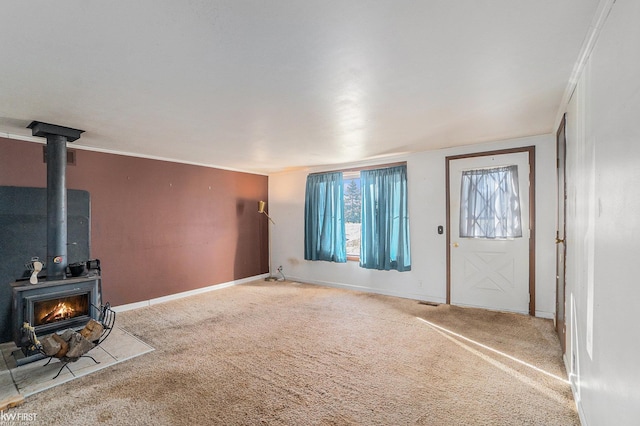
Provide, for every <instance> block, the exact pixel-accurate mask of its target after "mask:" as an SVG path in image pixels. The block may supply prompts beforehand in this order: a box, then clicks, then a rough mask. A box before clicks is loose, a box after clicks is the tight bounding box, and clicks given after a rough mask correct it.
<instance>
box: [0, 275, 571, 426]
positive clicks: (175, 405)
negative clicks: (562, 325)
mask: <svg viewBox="0 0 640 426" xmlns="http://www.w3.org/2000/svg"><path fill="white" fill-rule="evenodd" d="M118 325H119V326H120V327H123V328H124V329H126V330H127V331H129V332H131V333H132V334H134V335H136V336H137V337H139V338H140V339H142V340H144V341H146V342H148V343H149V344H151V345H152V346H153V347H155V348H156V350H155V351H154V352H151V353H149V354H147V355H144V356H142V357H139V358H135V359H132V360H129V361H126V362H124V363H121V364H118V365H116V366H113V367H109V368H107V369H104V370H102V371H100V372H97V373H95V374H92V375H90V376H86V377H83V378H80V379H78V380H75V381H73V382H69V383H66V384H64V385H61V386H58V387H56V388H53V389H51V390H48V391H45V392H42V393H39V394H37V395H34V396H32V397H29V398H28V399H27V401H26V402H25V404H24V405H22V406H20V407H18V408H15V409H12V410H10V411H11V412H16V413H17V412H22V413H36V414H37V418H38V423H39V424H66V425H86V424H123V425H124V424H135V425H141V424H148V425H208V424H211V425H214V424H221V425H235V424H247V425H255V424H270V425H307V424H311V425H342V424H365V425H404V424H409V425H410V424H425V425H476V424H487V425H500V424H504V425H535V424H539V425H572V424H579V420H578V416H577V414H576V410H575V405H574V402H573V399H572V396H571V391H570V388H569V385H568V384H567V383H566V381H564V379H565V372H564V367H563V364H562V362H561V355H560V346H559V343H558V339H557V337H556V335H555V333H554V329H553V323H552V322H551V321H549V320H541V319H536V318H530V317H526V316H521V315H515V314H502V313H494V312H486V311H481V310H476V309H463V308H456V307H451V306H446V305H442V306H439V307H433V306H427V305H423V304H419V303H418V302H416V301H413V300H407V299H399V298H393V297H387V296H380V295H372V294H366V293H359V292H352V291H346V290H340V289H333V288H326V287H319V286H312V285H303V284H297V283H281V282H280V283H267V282H264V281H259V282H255V283H250V284H244V285H239V286H235V287H230V288H227V289H223V290H219V291H214V292H211V293H207V294H204V295H199V296H195V297H190V298H185V299H181V300H177V301H173V302H168V303H164V304H161V305H154V306H151V307H149V308H143V309H139V310H135V311H129V312H125V313H122V314H120V315H119V316H118ZM438 327H442V328H438ZM445 329H446V331H445ZM450 332H454V333H457V334H458V336H456V335H452V334H451V333H450ZM477 343H481V344H482V345H486V346H487V347H482V346H479V345H478V344H477ZM496 351H500V352H502V353H504V355H503V354H501V353H498V352H496ZM506 355H508V356H509V357H513V358H509V357H507V356H506Z"/></svg>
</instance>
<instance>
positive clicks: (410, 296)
mask: <svg viewBox="0 0 640 426" xmlns="http://www.w3.org/2000/svg"><path fill="white" fill-rule="evenodd" d="M287 281H298V282H300V283H306V284H315V285H323V286H326V287H334V288H342V289H345V290H354V291H361V292H363V293H375V294H382V295H384V296H394V297H402V298H404V299H412V300H420V301H422V302H433V303H441V304H444V303H446V299H445V298H443V297H435V296H428V295H424V294H413V293H400V292H395V291H387V290H379V289H377V288H371V287H363V286H358V285H352V284H343V283H336V282H332V281H320V280H309V279H306V278H299V277H289V276H287Z"/></svg>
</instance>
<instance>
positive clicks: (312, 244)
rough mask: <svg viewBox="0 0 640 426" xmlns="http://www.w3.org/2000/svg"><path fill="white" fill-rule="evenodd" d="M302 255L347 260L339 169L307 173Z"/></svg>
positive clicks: (313, 257)
mask: <svg viewBox="0 0 640 426" xmlns="http://www.w3.org/2000/svg"><path fill="white" fill-rule="evenodd" d="M304 258H305V259H307V260H327V261H330V262H346V261H347V238H346V234H345V230H344V189H343V186H342V172H332V173H316V174H311V175H309V176H307V189H306V194H305V206H304Z"/></svg>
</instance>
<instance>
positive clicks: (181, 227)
mask: <svg viewBox="0 0 640 426" xmlns="http://www.w3.org/2000/svg"><path fill="white" fill-rule="evenodd" d="M42 146H43V145H41V144H38V143H32V142H23V141H16V140H11V139H4V138H0V185H4V186H32V187H45V186H46V165H45V164H44V163H43V161H42ZM69 147H70V148H73V144H69ZM76 153H77V157H76V165H75V166H72V165H69V166H68V167H67V187H68V188H69V189H83V190H86V191H89V193H90V194H91V255H92V257H94V258H98V259H100V261H101V263H102V269H103V293H104V300H105V301H110V302H111V304H112V305H122V304H126V303H132V302H137V301H142V300H148V299H151V298H155V297H160V296H166V295H169V294H174V293H178V292H182V291H187V290H193V289H197V288H200V287H206V286H209V285H213V284H219V283H224V282H228V281H233V280H238V279H241V278H246V277H250V276H255V275H259V274H262V273H266V272H268V265H267V264H268V234H267V232H268V227H267V223H266V221H265V220H264V219H266V217H264V216H263V215H260V214H258V212H257V206H258V201H259V200H266V199H267V194H268V178H267V177H266V176H261V175H254V174H249V173H239V172H231V171H226V170H220V169H213V168H207V167H199V166H192V165H186V164H179V163H171V162H166V161H158V160H148V159H142V158H135V157H127V156H122V155H114V154H104V153H97V152H91V151H84V150H76ZM3 243H9V244H10V242H3Z"/></svg>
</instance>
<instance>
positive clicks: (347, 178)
mask: <svg viewBox="0 0 640 426" xmlns="http://www.w3.org/2000/svg"><path fill="white" fill-rule="evenodd" d="M343 179H344V220H345V225H344V226H345V233H346V238H347V258H348V259H349V260H359V259H360V223H361V217H362V193H361V191H360V172H359V171H355V172H344V174H343Z"/></svg>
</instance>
